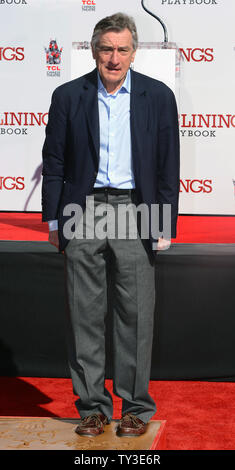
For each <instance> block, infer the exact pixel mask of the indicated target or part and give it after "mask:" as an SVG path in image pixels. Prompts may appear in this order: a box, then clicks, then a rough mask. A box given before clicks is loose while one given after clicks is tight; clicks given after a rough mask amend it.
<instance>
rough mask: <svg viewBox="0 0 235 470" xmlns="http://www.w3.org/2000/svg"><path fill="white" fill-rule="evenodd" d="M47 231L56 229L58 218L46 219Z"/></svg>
mask: <svg viewBox="0 0 235 470" xmlns="http://www.w3.org/2000/svg"><path fill="white" fill-rule="evenodd" d="M48 227H49V231H50V232H51V231H52V230H58V220H48Z"/></svg>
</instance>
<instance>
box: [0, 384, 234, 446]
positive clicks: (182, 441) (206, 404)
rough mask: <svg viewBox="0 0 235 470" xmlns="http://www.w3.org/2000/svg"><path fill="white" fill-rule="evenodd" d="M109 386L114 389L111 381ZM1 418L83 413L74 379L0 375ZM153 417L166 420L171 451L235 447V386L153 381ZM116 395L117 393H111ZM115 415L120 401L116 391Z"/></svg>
mask: <svg viewBox="0 0 235 470" xmlns="http://www.w3.org/2000/svg"><path fill="white" fill-rule="evenodd" d="M106 386H107V388H108V389H109V391H110V393H112V381H111V380H107V381H106ZM0 390H1V400H0V415H1V416H38V417H40V416H41V417H42V416H52V417H53V416H55V417H60V418H65V417H70V418H76V417H77V416H78V414H77V411H76V408H75V405H74V396H73V393H72V385H71V380H70V379H47V378H29V377H26V378H13V377H6V378H5V377H1V378H0ZM149 392H150V394H151V396H152V397H153V398H154V400H155V402H156V404H157V413H156V414H155V416H153V419H159V420H166V421H167V425H166V431H167V440H166V450H235V421H234V412H235V398H234V397H235V384H234V383H230V382H227V383H224V382H190V381H185V382H183V381H182V382H180V381H179V382H177V381H151V382H150V386H149ZM112 395H113V394H112ZM113 400H114V414H113V418H114V419H118V418H120V410H121V400H120V399H119V398H118V397H116V396H115V395H113Z"/></svg>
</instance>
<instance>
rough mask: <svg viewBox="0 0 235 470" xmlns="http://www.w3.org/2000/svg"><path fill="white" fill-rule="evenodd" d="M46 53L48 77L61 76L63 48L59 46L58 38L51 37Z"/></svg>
mask: <svg viewBox="0 0 235 470" xmlns="http://www.w3.org/2000/svg"><path fill="white" fill-rule="evenodd" d="M44 49H45V53H46V64H47V65H46V68H47V76H48V77H60V72H61V55H62V50H63V48H62V47H61V48H59V47H58V44H57V41H56V39H51V40H50V43H49V46H48V48H46V47H45V48H44Z"/></svg>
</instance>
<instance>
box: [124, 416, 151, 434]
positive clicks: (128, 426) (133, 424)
mask: <svg viewBox="0 0 235 470" xmlns="http://www.w3.org/2000/svg"><path fill="white" fill-rule="evenodd" d="M146 429H147V424H146V423H144V422H143V421H142V420H141V419H140V418H137V416H135V415H132V414H131V413H126V414H125V415H123V417H122V419H121V421H120V423H119V426H118V428H117V435H118V436H131V437H134V436H140V435H141V434H144V433H145V431H146Z"/></svg>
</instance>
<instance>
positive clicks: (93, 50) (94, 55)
mask: <svg viewBox="0 0 235 470" xmlns="http://www.w3.org/2000/svg"><path fill="white" fill-rule="evenodd" d="M91 51H92V57H93V59H95V60H96V51H95V49H93V47H92V48H91Z"/></svg>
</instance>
